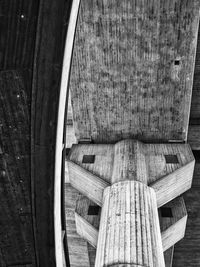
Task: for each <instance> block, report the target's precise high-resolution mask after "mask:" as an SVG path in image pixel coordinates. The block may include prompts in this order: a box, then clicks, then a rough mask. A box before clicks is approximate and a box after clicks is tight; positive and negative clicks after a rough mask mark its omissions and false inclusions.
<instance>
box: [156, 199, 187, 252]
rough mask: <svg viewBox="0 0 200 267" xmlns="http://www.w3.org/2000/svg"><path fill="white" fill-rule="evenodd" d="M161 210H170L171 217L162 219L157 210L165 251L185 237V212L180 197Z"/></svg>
mask: <svg viewBox="0 0 200 267" xmlns="http://www.w3.org/2000/svg"><path fill="white" fill-rule="evenodd" d="M163 208H170V210H171V213H172V217H170V216H169V217H167V216H166V217H163V216H162V213H161V210H159V221H160V229H161V232H162V244H163V251H166V250H168V249H169V248H170V247H172V246H173V245H175V244H176V243H177V242H178V241H180V240H181V239H182V238H183V237H184V236H185V229H186V222H187V211H186V208H185V203H184V200H183V198H182V197H179V198H176V199H174V200H172V201H170V202H169V203H167V204H166V205H164V206H163V207H162V208H161V209H163Z"/></svg>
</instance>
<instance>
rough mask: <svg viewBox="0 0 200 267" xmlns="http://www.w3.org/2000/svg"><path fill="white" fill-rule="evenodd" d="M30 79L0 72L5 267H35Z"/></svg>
mask: <svg viewBox="0 0 200 267" xmlns="http://www.w3.org/2000/svg"><path fill="white" fill-rule="evenodd" d="M29 79H31V71H28V70H23V71H20V70H18V71H15V70H12V71H1V72H0V180H1V181H0V203H1V204H0V248H1V253H0V263H1V261H2V262H4V263H5V266H11V265H12V266H15V265H17V264H19V265H20V264H21V265H23V264H27V265H28V264H29V266H35V251H34V238H33V225H32V210H31V188H30V133H29V129H30V100H31V99H30V90H31V87H30V82H28V80H29ZM0 265H1V264H0ZM2 266H4V265H3V263H2Z"/></svg>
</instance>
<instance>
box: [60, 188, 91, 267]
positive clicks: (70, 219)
mask: <svg viewBox="0 0 200 267" xmlns="http://www.w3.org/2000/svg"><path fill="white" fill-rule="evenodd" d="M79 197H80V193H79V192H78V191H77V190H76V189H74V188H73V187H71V185H69V184H66V185H65V203H66V205H65V213H66V230H67V240H68V250H69V258H70V266H71V267H80V266H81V267H82V266H83V267H90V265H89V256H88V248H87V242H86V241H85V240H84V239H82V238H81V237H80V236H79V235H78V233H77V231H76V223H75V213H74V211H75V208H76V200H77V199H78V198H79Z"/></svg>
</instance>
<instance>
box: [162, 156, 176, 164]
mask: <svg viewBox="0 0 200 267" xmlns="http://www.w3.org/2000/svg"><path fill="white" fill-rule="evenodd" d="M165 161H166V163H167V164H178V163H179V161H178V157H177V155H165Z"/></svg>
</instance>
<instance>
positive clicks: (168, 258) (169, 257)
mask: <svg viewBox="0 0 200 267" xmlns="http://www.w3.org/2000/svg"><path fill="white" fill-rule="evenodd" d="M173 255H174V246H173V247H171V248H169V249H168V250H167V251H165V253H164V257H165V267H172V261H173Z"/></svg>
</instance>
